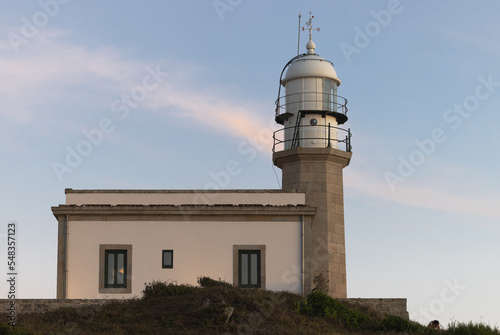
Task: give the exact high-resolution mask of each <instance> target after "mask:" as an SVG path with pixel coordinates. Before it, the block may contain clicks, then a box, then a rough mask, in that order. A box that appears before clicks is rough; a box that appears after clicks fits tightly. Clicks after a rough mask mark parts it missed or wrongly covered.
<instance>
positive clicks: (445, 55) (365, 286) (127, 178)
mask: <svg viewBox="0 0 500 335" xmlns="http://www.w3.org/2000/svg"><path fill="white" fill-rule="evenodd" d="M499 10H500V4H498V3H496V2H492V1H488V2H487V1H484V2H474V3H472V2H468V1H464V0H459V1H451V0H448V1H439V2H430V1H421V2H417V1H410V0H401V1H395V0H391V1H370V2H369V3H368V2H366V1H364V2H362V1H355V0H354V1H335V2H331V1H288V2H286V3H285V2H277V1H247V0H220V1H212V0H209V1H196V2H195V1H182V2H180V1H152V0H143V1H140V2H139V1H95V0H94V1H81V0H58V1H56V0H42V1H40V2H38V1H23V2H9V4H8V5H5V6H4V7H3V10H2V12H1V13H0V78H2V81H1V82H0V99H1V101H2V104H1V106H0V157H1V159H0V169H1V170H0V171H1V172H2V173H1V174H0V185H1V190H2V192H0V223H1V224H2V226H3V227H4V228H1V229H2V231H1V232H0V233H1V234H5V233H6V231H7V223H8V222H10V221H15V222H17V224H18V227H19V229H18V230H19V233H18V240H19V242H18V243H19V246H18V253H19V287H18V291H19V294H20V296H21V297H22V298H50V297H55V289H56V245H57V222H56V220H55V218H54V217H53V216H52V214H51V211H50V207H51V206H56V205H58V204H61V203H64V201H65V197H64V189H65V188H74V189H114V188H120V189H122V188H123V189H127V188H155V189H158V188H159V189H203V188H208V187H211V186H213V185H214V183H215V184H216V185H217V187H221V188H233V189H239V188H249V189H252V188H279V179H281V171H280V170H279V169H278V168H274V169H273V166H272V161H271V144H270V143H271V142H270V138H269V134H270V133H271V131H274V130H276V129H278V128H277V125H275V124H274V123H273V116H274V101H275V99H276V96H277V90H278V80H279V75H280V72H281V70H282V68H283V66H284V65H285V64H286V62H287V61H288V60H289V59H290V58H292V57H294V56H295V55H296V52H297V25H298V22H297V16H298V13H299V12H301V13H302V14H303V21H302V23H304V22H305V19H304V17H306V16H307V15H308V12H309V11H312V13H313V15H314V16H315V19H314V21H313V24H314V25H315V26H319V27H320V28H321V30H320V32H314V33H313V40H314V41H315V43H316V45H317V48H316V52H317V53H319V54H320V55H321V56H322V57H324V58H327V59H329V60H331V61H332V62H333V63H334V64H335V69H336V71H337V73H338V75H339V77H340V79H341V80H342V84H341V86H340V87H339V94H340V95H342V96H344V97H346V98H347V99H348V100H349V103H348V107H349V113H348V116H349V121H348V122H347V124H346V126H348V127H350V129H351V131H352V133H353V137H352V145H353V158H352V161H351V164H350V165H349V166H348V167H347V168H346V169H345V170H344V187H345V189H344V192H345V222H346V243H347V272H348V273H347V280H348V296H349V297H406V298H408V308H409V311H410V316H411V317H412V318H413V319H416V320H419V321H425V320H427V319H428V318H430V317H432V318H436V319H439V320H440V321H441V322H442V323H445V324H446V323H448V322H449V321H450V320H458V321H469V320H473V321H484V322H487V323H490V324H492V325H495V324H496V323H497V322H499V321H500V319H499V317H498V315H500V313H499V312H500V310H499V308H498V304H497V301H498V300H499V299H500V290H499V289H498V287H497V286H498V282H499V279H500V268H499V265H498V264H499V262H498V256H500V244H499V243H498V241H499V237H500V230H499V228H500V224H499V220H500V209H499V206H498V203H499V200H500V197H499V191H498V190H499V189H500V179H499V178H496V175H497V173H498V171H499V168H500V160H499V155H500V149H499V148H500V139H499V135H498V134H499V131H498V130H499V129H498V124H500V122H499V121H500V115H499V113H498V107H499V106H500V68H499V66H498V64H499V62H498V60H499V59H500V58H499V56H500V44H499V43H498V33H499V32H500V23H499V22H498V15H497V13H498V12H499ZM306 41H307V33H306V32H304V33H301V45H300V48H301V52H304V51H305V42H306ZM152 73H154V75H152ZM127 97H128V99H129V100H127ZM97 129H98V130H97ZM85 134H87V135H85ZM100 134H102V136H101V135H100ZM89 138H90V139H92V141H93V142H92V141H91V140H89ZM85 141H87V143H91V145H90V146H88V145H87V144H86V143H85ZM72 150H74V151H75V152H78V150H80V151H81V152H83V153H84V154H85V155H80V156H81V157H80V158H81V159H77V158H75V157H72V158H70V159H69V161H68V160H67V159H68V154H69V153H70V152H72ZM233 161H236V162H237V163H238V167H239V168H240V169H238V173H236V174H235V175H233V176H231V178H230V180H229V182H227V183H220V182H219V183H217V180H214V178H213V176H214V174H217V173H218V172H220V171H225V170H226V168H227V164H228V163H229V162H233ZM68 162H69V163H68ZM70 165H71V166H70ZM54 166H56V167H57V169H56V170H55V169H54ZM63 166H65V167H63ZM276 174H277V176H278V177H279V178H277V177H276ZM2 236H3V239H2V248H3V249H4V250H5V247H6V244H5V235H2ZM4 285H5V284H2V286H1V287H2V292H5V290H4V289H5V288H6V286H4ZM2 294H4V293H2ZM4 295H5V294H4Z"/></svg>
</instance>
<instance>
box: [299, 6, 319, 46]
mask: <svg viewBox="0 0 500 335" xmlns="http://www.w3.org/2000/svg"><path fill="white" fill-rule="evenodd" d="M312 19H314V16H312V15H311V12H309V21H307V22H306V26H307V27H308V28H307V29H308V30H309V40H312V30H313V29H314V30H316V31H319V28H313V26H312ZM304 30H305V27H302V31H304Z"/></svg>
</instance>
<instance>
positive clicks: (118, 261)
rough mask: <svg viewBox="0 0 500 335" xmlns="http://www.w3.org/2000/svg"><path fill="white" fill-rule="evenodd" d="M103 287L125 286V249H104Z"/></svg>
mask: <svg viewBox="0 0 500 335" xmlns="http://www.w3.org/2000/svg"><path fill="white" fill-rule="evenodd" d="M104 271H105V273H104V287H127V250H106V251H105V265H104Z"/></svg>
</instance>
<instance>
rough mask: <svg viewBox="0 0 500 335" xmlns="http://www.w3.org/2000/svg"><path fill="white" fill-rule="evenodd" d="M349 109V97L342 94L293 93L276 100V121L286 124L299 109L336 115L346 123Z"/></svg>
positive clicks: (340, 122)
mask: <svg viewBox="0 0 500 335" xmlns="http://www.w3.org/2000/svg"><path fill="white" fill-rule="evenodd" d="M347 110H348V109H347V99H346V98H344V97H341V96H340V95H336V94H333V93H321V92H300V93H292V94H287V95H284V96H281V97H279V98H278V99H277V100H276V117H275V121H276V122H277V123H279V124H281V125H284V124H285V121H286V120H287V119H288V118H290V117H292V116H293V115H295V114H297V112H298V111H318V112H320V113H323V114H324V115H330V116H333V117H335V118H336V119H337V123H338V124H344V123H345V122H346V121H347ZM324 115H323V116H324Z"/></svg>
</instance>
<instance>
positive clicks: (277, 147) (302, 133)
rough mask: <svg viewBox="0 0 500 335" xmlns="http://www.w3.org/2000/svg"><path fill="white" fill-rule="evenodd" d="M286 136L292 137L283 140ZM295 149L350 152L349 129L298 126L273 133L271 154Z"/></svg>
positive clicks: (325, 126)
mask: <svg viewBox="0 0 500 335" xmlns="http://www.w3.org/2000/svg"><path fill="white" fill-rule="evenodd" d="M308 130H310V131H308ZM318 130H319V131H318ZM287 134H292V136H289V138H285V137H286V135H287ZM318 134H320V136H318ZM311 135H312V136H311ZM296 147H304V148H335V149H339V150H344V151H347V152H351V150H352V146H351V130H350V129H349V128H348V129H343V128H340V127H334V126H331V125H330V124H328V125H315V126H312V125H298V126H294V127H285V128H282V129H279V130H276V131H275V132H274V133H273V152H278V151H283V150H287V149H292V148H296Z"/></svg>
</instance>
